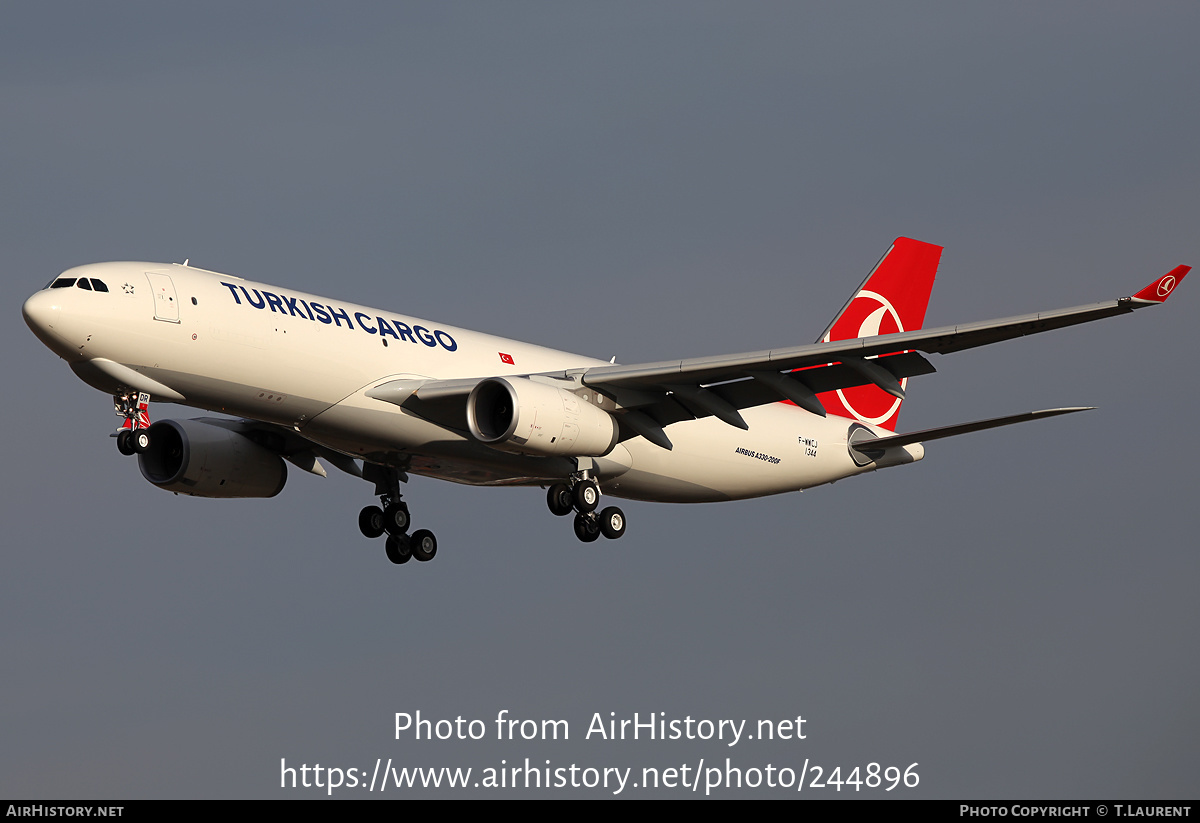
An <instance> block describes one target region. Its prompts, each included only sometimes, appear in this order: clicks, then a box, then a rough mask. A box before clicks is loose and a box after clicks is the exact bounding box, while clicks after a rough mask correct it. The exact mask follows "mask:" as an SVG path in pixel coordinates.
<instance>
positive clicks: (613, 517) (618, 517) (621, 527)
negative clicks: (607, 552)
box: [600, 506, 625, 540]
mask: <svg viewBox="0 0 1200 823" xmlns="http://www.w3.org/2000/svg"><path fill="white" fill-rule="evenodd" d="M600 533H601V534H603V535H604V536H605V537H607V538H608V539H609V540H616V539H617V538H618V537H620V536H621V535H623V534H625V512H623V511H621V510H620V509H618V508H617V507H616V506H609V507H608V508H607V509H605V510H604V511H602V512H600Z"/></svg>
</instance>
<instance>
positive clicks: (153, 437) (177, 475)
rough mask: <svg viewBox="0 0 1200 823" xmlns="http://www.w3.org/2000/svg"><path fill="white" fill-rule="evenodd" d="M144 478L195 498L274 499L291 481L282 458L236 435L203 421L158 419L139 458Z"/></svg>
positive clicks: (160, 486)
mask: <svg viewBox="0 0 1200 823" xmlns="http://www.w3.org/2000/svg"><path fill="white" fill-rule="evenodd" d="M138 468H140V469H141V470H142V476H143V477H145V478H146V479H147V480H149V481H150V482H151V483H153V484H154V485H156V486H158V487H159V488H160V489H166V490H167V491H169V492H178V493H179V494H190V495H193V496H195V497H274V496H275V495H277V494H279V492H280V491H282V490H283V484H284V483H285V482H287V467H286V466H285V465H284V464H283V458H281V457H280V456H279V455H277V454H275V453H274V452H272V451H268V450H267V449H264V448H263V447H262V446H260V445H258V444H257V443H253V442H251V441H250V440H249V439H248V438H246V437H243V436H242V435H240V434H238V433H237V432H234V431H230V430H229V429H225V428H221V427H220V426H214V425H212V424H210V423H205V422H203V421H201V420H159V421H158V422H157V423H155V424H153V425H152V426H150V448H149V450H148V451H146V452H144V453H142V454H139V455H138Z"/></svg>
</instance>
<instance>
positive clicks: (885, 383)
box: [582, 266, 1190, 448]
mask: <svg viewBox="0 0 1200 823" xmlns="http://www.w3.org/2000/svg"><path fill="white" fill-rule="evenodd" d="M1188 271H1190V268H1189V267H1188V266H1178V267H1176V268H1175V269H1173V270H1171V271H1170V272H1168V273H1167V274H1166V275H1163V276H1162V277H1160V278H1158V279H1157V280H1155V281H1154V282H1152V283H1151V284H1150V285H1148V286H1146V287H1145V288H1143V289H1142V290H1141V291H1139V292H1137V293H1136V294H1134V295H1132V296H1131V297H1123V298H1120V299H1118V300H1111V301H1107V302H1103V303H1093V304H1091V305H1085V306H1076V307H1074V308H1067V309H1058V310H1055V311H1044V312H1037V313H1033V314H1024V315H1018V316H1015V317H1007V318H1002V319H999V320H987V321H983V322H978V323H967V324H961V325H955V326H943V327H941V328H934V329H921V330H917V331H911V332H902V333H898V334H881V335H875V336H873V337H859V338H854V339H851V340H835V341H831V342H824V343H814V344H811V345H807V346H793V347H789V348H783V349H769V350H765V351H756V352H748V353H744V354H731V355H723V356H718V357H698V358H690V359H687V360H672V361H663V362H659V363H645V364H640V365H633V366H617V365H614V366H598V367H594V368H591V369H588V370H586V371H585V372H583V374H582V382H583V383H584V384H585V385H587V386H591V387H592V388H594V389H596V390H597V391H598V392H600V393H601V394H604V395H606V396H608V397H611V398H612V399H613V400H615V401H616V403H617V404H618V406H619V407H621V409H622V410H623V411H624V413H623V414H621V415H620V419H621V421H622V423H624V424H625V425H626V427H627V428H629V429H631V430H632V431H633V432H634V433H636V434H640V435H643V436H645V437H647V438H648V439H650V440H651V441H653V442H656V443H658V444H659V445H663V446H664V447H666V448H670V445H669V440H667V438H666V436H665V435H664V434H663V433H662V427H663V426H666V425H669V424H670V423H674V422H677V421H679V420H684V419H690V418H692V417H703V416H707V415H715V416H716V417H718V418H720V419H722V420H725V421H726V422H728V423H730V425H735V426H739V427H740V428H745V427H746V424H745V423H744V421H742V419H741V416H740V415H738V414H737V409H741V408H748V407H750V406H755V405H761V404H763V403H770V402H777V401H779V400H791V401H793V402H794V403H796V404H797V405H799V406H801V407H803V408H806V409H808V410H809V411H812V412H814V413H817V414H821V415H823V414H824V409H823V408H822V407H821V405H820V402H819V401H818V400H817V398H816V395H817V394H818V393H820V392H825V391H831V390H833V389H838V388H849V387H851V386H860V385H867V384H872V383H873V384H875V385H877V386H879V387H880V388H881V389H883V390H884V391H886V392H888V393H889V394H892V395H894V396H896V397H901V398H903V396H904V390H903V389H902V388H901V386H900V380H901V379H902V378H905V377H912V376H915V375H917V374H926V373H928V372H931V371H933V370H934V369H933V366H932V365H930V364H929V363H928V361H926V360H925V359H924V358H923V357H921V355H920V354H917V352H923V353H926V354H931V353H937V354H949V353H951V352H956V351H962V350H963V349H970V348H974V347H976V346H986V345H989V344H991V343H998V342H1000V341H1002V340H1010V339H1012V338H1015V337H1024V336H1025V335H1029V334H1037V333H1039V332H1044V331H1050V330H1051V329H1059V328H1064V327H1066V326H1073V325H1077V324H1079V323H1089V322H1091V321H1093V320H1100V319H1102V318H1105V317H1113V316H1115V315H1119V314H1127V313H1129V312H1131V311H1134V310H1136V309H1140V308H1144V307H1146V306H1153V305H1157V304H1159V303H1162V302H1164V301H1165V300H1166V299H1167V297H1168V296H1169V295H1170V294H1171V292H1172V291H1173V290H1174V288H1175V286H1176V285H1177V284H1178V282H1179V281H1180V280H1182V279H1183V278H1184V276H1185V275H1186V274H1187V273H1188Z"/></svg>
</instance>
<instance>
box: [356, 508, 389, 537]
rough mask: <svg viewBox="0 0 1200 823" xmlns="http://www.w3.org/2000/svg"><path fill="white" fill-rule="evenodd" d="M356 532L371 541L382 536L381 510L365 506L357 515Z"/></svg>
mask: <svg viewBox="0 0 1200 823" xmlns="http://www.w3.org/2000/svg"><path fill="white" fill-rule="evenodd" d="M358 530H359V531H360V532H362V533H363V537H370V538H372V539H374V538H376V537H379V535H381V534H383V509H381V508H379V507H378V506H367V507H366V508H364V509H363V510H362V511H360V512H359V513H358Z"/></svg>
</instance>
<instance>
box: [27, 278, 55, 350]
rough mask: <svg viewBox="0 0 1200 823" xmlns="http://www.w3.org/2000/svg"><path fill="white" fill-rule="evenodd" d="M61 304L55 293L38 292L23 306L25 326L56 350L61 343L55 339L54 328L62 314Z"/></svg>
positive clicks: (47, 291)
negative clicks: (57, 344)
mask: <svg viewBox="0 0 1200 823" xmlns="http://www.w3.org/2000/svg"><path fill="white" fill-rule="evenodd" d="M61 302H62V301H60V300H59V299H58V295H56V294H55V293H54V292H53V291H49V290H42V291H40V292H37V293H36V294H34V295H33V296H32V297H30V298H29V299H28V300H26V301H25V303H24V304H23V305H22V306H21V315H22V316H23V317H24V318H25V325H27V326H29V328H30V330H31V331H32V332H33V333H34V334H36V335H37V336H38V339H39V340H41V341H42V342H43V343H45V344H46V345H47V346H49V347H50V348H52V349H53V348H55V347H56V346H55V344H56V343H58V342H59V341H57V340H55V338H54V326H55V324H56V323H58V322H59V318H60V315H61V312H62V309H61Z"/></svg>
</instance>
